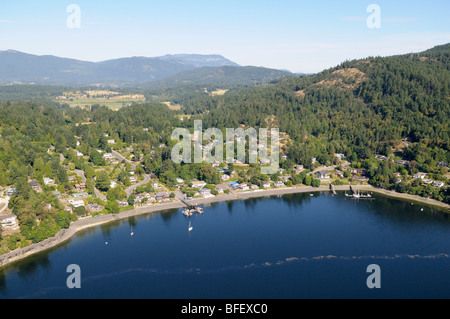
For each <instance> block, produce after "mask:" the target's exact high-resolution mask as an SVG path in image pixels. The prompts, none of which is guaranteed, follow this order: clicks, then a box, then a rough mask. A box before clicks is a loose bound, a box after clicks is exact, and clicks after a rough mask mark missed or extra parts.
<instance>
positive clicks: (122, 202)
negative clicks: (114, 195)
mask: <svg viewBox="0 0 450 319" xmlns="http://www.w3.org/2000/svg"><path fill="white" fill-rule="evenodd" d="M116 203H117V205H119V207H127V206H128V202H127V201H126V200H116Z"/></svg>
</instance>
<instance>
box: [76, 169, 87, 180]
mask: <svg viewBox="0 0 450 319" xmlns="http://www.w3.org/2000/svg"><path fill="white" fill-rule="evenodd" d="M74 172H75V174H77V175H78V176H80V177H81V182H82V183H86V176H84V172H83V171H82V170H79V169H76V170H74Z"/></svg>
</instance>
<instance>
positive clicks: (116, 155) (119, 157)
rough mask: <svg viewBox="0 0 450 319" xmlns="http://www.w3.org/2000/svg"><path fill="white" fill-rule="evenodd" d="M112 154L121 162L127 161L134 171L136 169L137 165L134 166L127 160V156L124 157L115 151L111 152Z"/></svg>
mask: <svg viewBox="0 0 450 319" xmlns="http://www.w3.org/2000/svg"><path fill="white" fill-rule="evenodd" d="M111 154H112V156H114V157H115V158H117V159H118V160H119V161H125V162H127V163H128V164H130V166H131V168H132V169H136V164H134V163H133V162H132V161H130V160H128V159H126V158H125V156H123V155H122V154H120V153H118V152H116V151H115V150H111Z"/></svg>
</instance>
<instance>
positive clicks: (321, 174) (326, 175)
mask: <svg viewBox="0 0 450 319" xmlns="http://www.w3.org/2000/svg"><path fill="white" fill-rule="evenodd" d="M315 175H316V177H317V178H319V179H321V180H328V179H330V173H328V172H327V171H325V170H322V171H318V172H316V173H315Z"/></svg>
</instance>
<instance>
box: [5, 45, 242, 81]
mask: <svg viewBox="0 0 450 319" xmlns="http://www.w3.org/2000/svg"><path fill="white" fill-rule="evenodd" d="M224 66H229V67H236V68H240V66H239V65H238V64H237V63H234V62H232V61H230V60H228V59H226V58H224V57H223V56H221V55H217V54H213V55H201V54H174V55H169V54H168V55H164V56H161V57H153V58H152V57H126V58H119V59H112V60H107V61H102V62H89V61H81V60H76V59H71V58H61V57H57V56H52V55H33V54H28V53H24V52H20V51H16V50H11V49H10V50H5V51H0V84H1V85H5V84H41V85H69V86H88V85H105V86H106V85H115V86H132V85H136V84H142V83H149V82H153V81H156V80H160V79H164V78H167V77H170V76H172V75H175V74H177V73H180V72H183V71H189V70H195V69H199V68H204V67H211V68H220V67H224Z"/></svg>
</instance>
